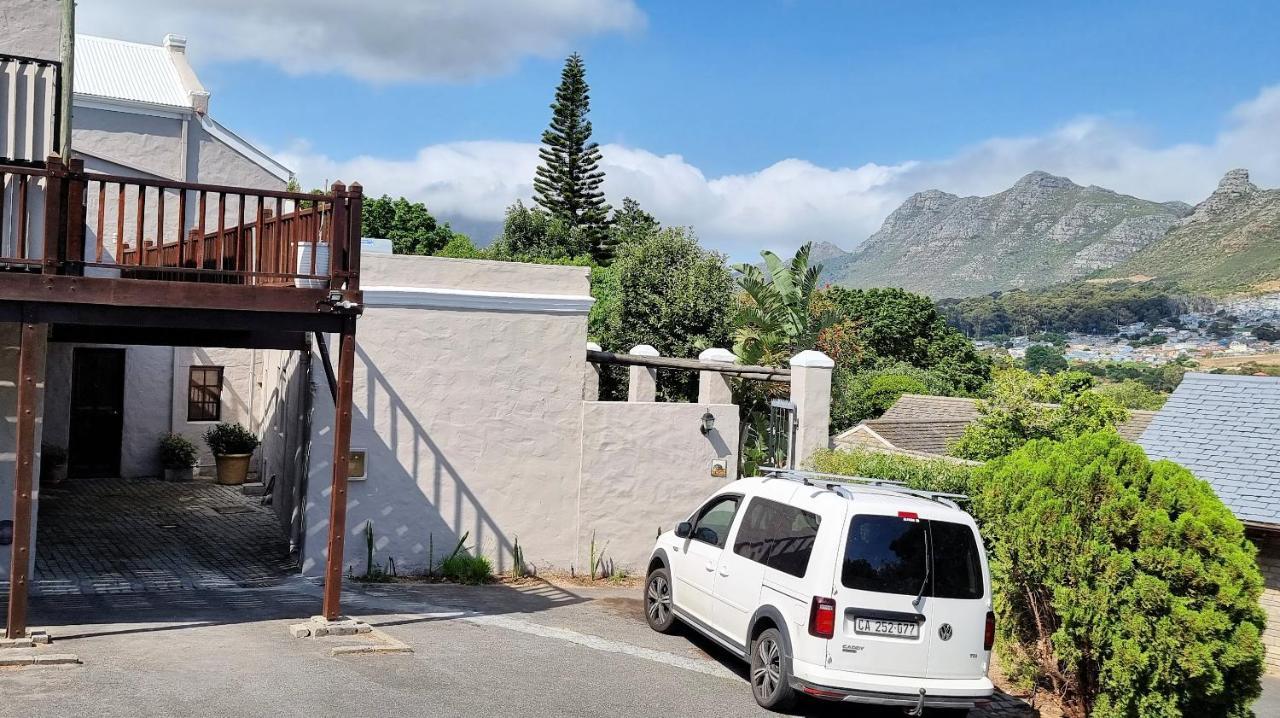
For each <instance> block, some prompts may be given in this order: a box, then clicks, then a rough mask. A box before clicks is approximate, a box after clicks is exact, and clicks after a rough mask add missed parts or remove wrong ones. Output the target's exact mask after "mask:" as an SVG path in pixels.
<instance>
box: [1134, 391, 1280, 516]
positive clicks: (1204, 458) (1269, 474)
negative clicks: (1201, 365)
mask: <svg viewBox="0 0 1280 718" xmlns="http://www.w3.org/2000/svg"><path fill="white" fill-rule="evenodd" d="M1138 444H1139V445H1141V446H1142V448H1143V449H1144V450H1145V451H1146V452H1147V455H1148V456H1150V457H1151V458H1153V459H1169V460H1171V461H1174V462H1177V463H1179V464H1181V465H1182V466H1185V467H1186V468H1187V469H1189V470H1190V471H1191V472H1192V473H1193V474H1195V475H1196V476H1197V477H1198V478H1201V479H1204V480H1205V481H1208V482H1209V484H1210V485H1211V486H1212V487H1213V490H1214V491H1215V492H1217V494H1218V496H1219V497H1220V498H1221V499H1222V501H1223V503H1225V504H1226V505H1227V506H1228V507H1229V508H1230V509H1231V510H1232V512H1234V513H1235V515H1236V517H1237V518H1239V519H1241V520H1243V521H1253V522H1258V523H1265V524H1280V378H1276V377H1255V376H1228V375H1225V374H1187V375H1186V376H1185V377H1183V379H1182V383H1181V384H1179V385H1178V388H1177V389H1176V390H1174V392H1173V395H1172V396H1170V397H1169V400H1168V401H1167V402H1166V403H1165V405H1164V407H1163V408H1161V409H1160V411H1159V412H1157V413H1156V416H1155V419H1154V420H1153V421H1152V422H1151V425H1150V426H1149V427H1147V430H1146V431H1145V432H1143V434H1142V436H1141V437H1140V438H1139V439H1138Z"/></svg>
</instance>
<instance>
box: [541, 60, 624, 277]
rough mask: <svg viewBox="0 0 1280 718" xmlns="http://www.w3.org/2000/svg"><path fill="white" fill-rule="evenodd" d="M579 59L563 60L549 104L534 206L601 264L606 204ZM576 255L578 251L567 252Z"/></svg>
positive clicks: (607, 242)
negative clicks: (576, 236)
mask: <svg viewBox="0 0 1280 718" xmlns="http://www.w3.org/2000/svg"><path fill="white" fill-rule="evenodd" d="M588 89H589V88H588V87H587V79H586V68H585V67H584V66H583V63H582V57H581V56H580V55H578V53H576V52H575V53H573V54H572V55H570V56H569V57H568V59H566V60H565V63H564V70H562V71H561V73H560V86H559V87H558V88H556V99H555V102H553V103H551V113H552V115H551V126H550V127H548V128H547V129H546V131H544V132H543V133H542V149H541V150H539V151H538V156H539V157H540V158H541V160H542V164H541V165H539V167H538V170H537V176H536V177H535V178H534V180H533V189H534V201H535V202H537V204H538V206H540V207H542V208H543V209H544V210H546V211H547V212H548V213H549V214H550V215H551V216H552V217H554V218H555V219H557V220H559V221H560V222H561V223H563V225H564V226H565V227H566V228H568V229H570V230H577V231H579V232H581V233H582V235H583V237H584V239H585V241H586V243H587V246H588V247H589V248H590V252H591V256H592V257H593V258H594V259H595V260H596V261H597V262H598V263H600V264H607V263H608V262H609V261H610V260H612V258H613V255H614V248H613V244H612V241H611V238H610V236H609V234H608V231H607V229H608V218H609V205H607V204H605V201H604V191H603V190H601V189H600V186H601V184H603V183H604V172H601V171H600V168H599V165H600V146H599V145H598V144H597V143H595V142H592V141H591V121H590V120H588V119H587V115H588V114H589V113H590V111H591V97H590V95H589V94H588ZM565 253H566V254H577V251H576V250H574V251H566V252H565Z"/></svg>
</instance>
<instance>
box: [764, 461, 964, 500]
mask: <svg viewBox="0 0 1280 718" xmlns="http://www.w3.org/2000/svg"><path fill="white" fill-rule="evenodd" d="M760 471H762V472H765V473H768V474H771V475H772V476H773V477H774V478H779V479H786V480H788V481H798V482H800V483H802V484H805V485H806V486H818V487H821V488H824V489H827V490H829V491H834V492H835V493H837V494H839V495H840V496H843V497H844V498H846V499H852V498H853V494H852V493H851V492H850V491H849V490H848V489H849V486H865V487H868V488H872V489H881V490H884V491H888V492H893V493H898V494H906V495H908V496H916V497H919V498H922V499H928V500H930V501H935V502H937V503H940V504H942V505H944V506H950V507H952V508H956V509H958V508H960V507H959V506H958V505H956V502H957V501H968V500H969V497H968V496H966V495H964V494H948V493H944V492H941V491H926V490H924V489H913V488H911V487H909V486H907V485H906V484H904V483H902V482H901V481H894V480H892V479H872V478H867V477H865V476H848V475H845V474H824V473H822V472H818V471H802V470H800V469H783V468H777V467H773V466H761V467H760ZM815 479H816V480H815Z"/></svg>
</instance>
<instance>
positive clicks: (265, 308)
mask: <svg viewBox="0 0 1280 718" xmlns="http://www.w3.org/2000/svg"><path fill="white" fill-rule="evenodd" d="M341 294H342V295H343V299H344V300H346V301H349V302H352V303H353V304H356V305H360V304H362V303H363V301H364V298H363V296H362V295H361V294H360V292H358V291H354V292H352V291H342V292H341ZM6 300H7V301H17V302H48V303H59V304H104V305H109V306H115V307H164V308H168V309H225V310H232V311H239V312H290V313H295V314H337V315H343V314H344V311H343V310H340V309H335V308H334V307H333V306H332V305H331V304H330V303H329V301H328V300H329V290H326V289H300V288H298V287H255V286H245V285H238V284H205V283H193V282H166V281H161V280H151V279H117V278H112V277H66V276H54V275H41V274H29V273H21V272H6V273H4V274H0V301H6ZM351 312H354V313H359V308H357V309H353V310H351Z"/></svg>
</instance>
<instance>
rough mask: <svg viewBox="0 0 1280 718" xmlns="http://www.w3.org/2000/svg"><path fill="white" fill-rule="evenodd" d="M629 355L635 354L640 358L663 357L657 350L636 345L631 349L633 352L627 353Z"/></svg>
mask: <svg viewBox="0 0 1280 718" xmlns="http://www.w3.org/2000/svg"><path fill="white" fill-rule="evenodd" d="M627 353H628V354H635V355H636V356H640V357H656V356H662V355H661V354H659V353H658V350H657V349H654V348H653V347H651V346H649V345H648V344H637V345H635V346H633V347H631V351H629V352H627Z"/></svg>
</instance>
